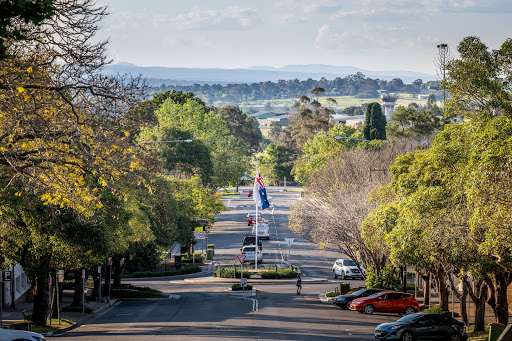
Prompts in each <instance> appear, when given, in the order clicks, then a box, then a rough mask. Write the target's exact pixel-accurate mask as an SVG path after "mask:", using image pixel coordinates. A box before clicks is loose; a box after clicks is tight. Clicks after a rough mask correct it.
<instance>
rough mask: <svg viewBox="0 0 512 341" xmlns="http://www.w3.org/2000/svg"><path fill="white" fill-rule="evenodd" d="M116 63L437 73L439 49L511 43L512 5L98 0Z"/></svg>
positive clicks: (411, 0)
mask: <svg viewBox="0 0 512 341" xmlns="http://www.w3.org/2000/svg"><path fill="white" fill-rule="evenodd" d="M99 4H102V5H107V6H108V8H109V12H110V15H109V16H108V17H107V18H106V19H105V20H103V21H102V23H101V29H100V31H99V33H98V38H100V39H104V38H109V40H110V54H111V56H112V58H113V59H114V62H129V63H133V64H137V65H140V66H166V67H202V68H230V69H231V68H246V67H251V66H261V65H264V66H274V67H281V66H285V65H290V64H328V65H338V66H355V67H358V68H362V69H368V70H378V71H382V70H408V71H418V72H425V73H429V74H435V73H436V66H435V64H434V60H435V58H436V56H437V48H436V46H437V45H438V44H440V43H446V44H448V46H449V47H450V50H451V54H452V55H453V56H454V57H457V45H458V43H460V41H461V40H462V39H463V38H464V37H467V36H477V37H479V38H480V39H481V40H482V42H484V43H485V44H486V45H487V46H488V47H489V48H490V49H496V48H499V46H500V45H501V44H502V43H503V42H504V41H505V40H506V39H507V38H509V37H511V36H512V32H511V28H512V26H511V25H510V23H511V22H512V1H510V0H251V1H249V0H238V1H227V0H187V1H176V0H145V1H141V0H100V1H99Z"/></svg>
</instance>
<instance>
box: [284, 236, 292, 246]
mask: <svg viewBox="0 0 512 341" xmlns="http://www.w3.org/2000/svg"><path fill="white" fill-rule="evenodd" d="M285 241H286V244H287V245H288V247H291V246H292V243H293V238H286V239H285Z"/></svg>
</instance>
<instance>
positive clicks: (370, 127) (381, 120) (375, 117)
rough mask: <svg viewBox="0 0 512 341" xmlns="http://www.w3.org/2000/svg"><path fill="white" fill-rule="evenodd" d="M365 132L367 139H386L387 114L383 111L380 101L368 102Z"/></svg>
mask: <svg viewBox="0 0 512 341" xmlns="http://www.w3.org/2000/svg"><path fill="white" fill-rule="evenodd" d="M363 134H364V138H365V139H367V140H385V139H386V116H384V114H383V113H382V108H381V106H380V103H370V104H368V108H367V109H366V119H365V121H364V126H363Z"/></svg>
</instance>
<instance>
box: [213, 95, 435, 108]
mask: <svg viewBox="0 0 512 341" xmlns="http://www.w3.org/2000/svg"><path fill="white" fill-rule="evenodd" d="M327 98H333V99H335V100H336V102H337V104H336V105H335V106H331V105H330V104H328V103H327V101H326V99H327ZM267 102H269V103H270V105H271V106H272V108H273V110H274V111H278V112H281V111H287V109H288V108H291V107H293V104H294V103H295V102H297V98H292V99H274V100H269V101H266V100H258V101H246V102H241V103H238V106H239V107H240V108H242V109H245V110H247V109H250V108H254V109H257V110H259V111H264V110H265V109H264V108H265V105H266V104H267ZM319 102H320V103H321V104H322V106H324V107H329V108H333V109H334V110H336V111H340V110H342V109H344V108H347V107H350V106H360V105H361V104H364V103H372V102H381V99H380V98H357V97H355V96H331V97H326V96H324V97H320V98H319ZM413 102H414V103H417V104H421V105H424V104H426V103H427V100H426V99H418V98H417V97H416V96H413V95H411V94H399V95H398V102H397V103H398V105H403V106H408V105H409V104H410V103H413ZM439 104H440V103H439ZM214 105H215V106H217V107H222V106H225V105H233V103H226V102H221V101H219V102H215V104H214Z"/></svg>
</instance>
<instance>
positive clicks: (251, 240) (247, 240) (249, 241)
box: [240, 234, 263, 250]
mask: <svg viewBox="0 0 512 341" xmlns="http://www.w3.org/2000/svg"><path fill="white" fill-rule="evenodd" d="M255 243H256V236H254V235H251V234H246V235H245V237H244V241H243V242H242V247H244V246H246V245H254V244H255ZM258 246H259V248H260V250H263V243H262V242H261V239H259V238H258ZM240 250H242V249H240Z"/></svg>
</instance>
